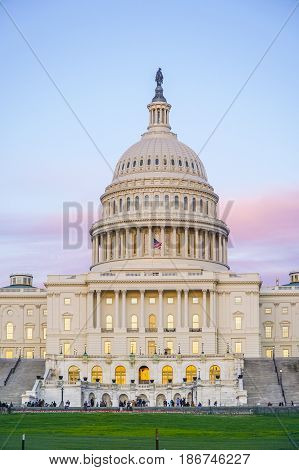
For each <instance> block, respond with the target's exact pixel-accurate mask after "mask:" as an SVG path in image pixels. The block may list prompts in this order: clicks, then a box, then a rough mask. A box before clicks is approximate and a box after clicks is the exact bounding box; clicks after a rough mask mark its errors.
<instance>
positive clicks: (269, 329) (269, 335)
mask: <svg viewBox="0 0 299 470" xmlns="http://www.w3.org/2000/svg"><path fill="white" fill-rule="evenodd" d="M265 337H266V338H272V326H266V327H265Z"/></svg>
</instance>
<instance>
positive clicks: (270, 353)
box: [266, 349, 273, 359]
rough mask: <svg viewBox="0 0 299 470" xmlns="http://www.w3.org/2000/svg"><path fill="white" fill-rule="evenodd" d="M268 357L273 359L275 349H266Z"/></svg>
mask: <svg viewBox="0 0 299 470" xmlns="http://www.w3.org/2000/svg"><path fill="white" fill-rule="evenodd" d="M266 357H267V358H268V359H272V357H273V349H266Z"/></svg>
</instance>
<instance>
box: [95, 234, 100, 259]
mask: <svg viewBox="0 0 299 470" xmlns="http://www.w3.org/2000/svg"><path fill="white" fill-rule="evenodd" d="M95 251H96V252H95V264H97V263H98V262H99V235H96V236H95Z"/></svg>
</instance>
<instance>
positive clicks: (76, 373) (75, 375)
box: [68, 366, 80, 384]
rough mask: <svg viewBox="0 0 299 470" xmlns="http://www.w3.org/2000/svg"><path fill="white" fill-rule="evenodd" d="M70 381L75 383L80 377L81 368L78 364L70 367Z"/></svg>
mask: <svg viewBox="0 0 299 470" xmlns="http://www.w3.org/2000/svg"><path fill="white" fill-rule="evenodd" d="M68 375H69V383H70V384H75V383H76V382H78V380H79V379H80V369H79V367H77V366H71V367H70V368H69V373H68Z"/></svg>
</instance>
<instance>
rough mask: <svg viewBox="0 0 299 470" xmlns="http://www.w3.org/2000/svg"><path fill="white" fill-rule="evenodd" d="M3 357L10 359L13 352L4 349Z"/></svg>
mask: <svg viewBox="0 0 299 470" xmlns="http://www.w3.org/2000/svg"><path fill="white" fill-rule="evenodd" d="M5 358H6V359H12V358H13V354H12V351H10V350H9V351H5Z"/></svg>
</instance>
